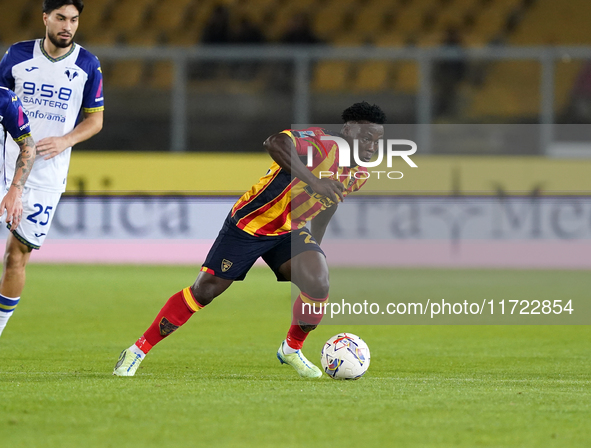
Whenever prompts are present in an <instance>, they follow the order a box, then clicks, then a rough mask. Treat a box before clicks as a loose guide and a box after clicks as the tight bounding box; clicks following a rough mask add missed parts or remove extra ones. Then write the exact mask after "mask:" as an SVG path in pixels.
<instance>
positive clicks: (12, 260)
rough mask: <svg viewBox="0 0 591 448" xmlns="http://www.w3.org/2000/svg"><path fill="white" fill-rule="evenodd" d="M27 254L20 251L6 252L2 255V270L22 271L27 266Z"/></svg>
mask: <svg viewBox="0 0 591 448" xmlns="http://www.w3.org/2000/svg"><path fill="white" fill-rule="evenodd" d="M28 255H29V254H28V252H27V253H22V252H21V251H14V250H13V251H11V250H8V251H6V253H5V254H4V269H5V270H17V269H18V270H20V269H24V268H25V266H26V265H27V261H28V260H29V256H28Z"/></svg>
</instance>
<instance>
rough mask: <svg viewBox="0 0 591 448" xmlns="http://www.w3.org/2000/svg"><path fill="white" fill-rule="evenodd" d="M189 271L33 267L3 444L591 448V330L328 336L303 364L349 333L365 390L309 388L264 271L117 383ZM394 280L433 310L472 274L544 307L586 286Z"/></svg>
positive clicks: (556, 275)
mask: <svg viewBox="0 0 591 448" xmlns="http://www.w3.org/2000/svg"><path fill="white" fill-rule="evenodd" d="M368 272H369V271H368ZM196 273H197V268H196V267H133V266H44V265H31V266H30V267H29V269H28V284H27V287H26V290H25V293H24V295H23V299H22V300H21V304H20V305H19V307H18V309H17V311H16V313H15V315H14V317H13V318H12V320H11V321H10V323H9V325H8V327H7V329H6V330H5V332H4V334H3V336H2V337H1V338H0V446H1V447H6V448H9V447H10V448H13V447H14V448H16V447H27V448H34V447H59V448H64V447H84V448H94V447H101V448H105V447H118V448H119V447H121V448H128V447H172V446H181V447H200V446H203V447H298V448H301V447H339V448H340V447H355V448H359V447H362V448H368V447H382V446H395V447H419V446H420V447H452V446H461V447H475V446H486V447H517V446H519V447H530V446H538V447H588V446H591V424H590V423H589V422H590V421H591V381H590V375H591V362H590V356H591V330H590V329H589V327H588V326H402V325H401V326H385V325H382V326H379V325H376V326H356V327H352V326H346V327H345V326H321V327H320V328H318V329H317V330H316V331H315V332H314V333H313V334H312V335H311V336H310V338H309V340H308V342H307V343H306V346H305V347H304V348H305V353H306V354H307V355H308V356H309V358H311V360H313V361H316V362H318V361H319V356H318V355H319V352H320V349H321V347H322V345H323V343H324V342H325V341H326V340H327V339H328V338H329V337H330V336H332V335H334V334H336V333H338V332H341V331H350V332H353V333H356V334H358V335H360V336H361V337H363V338H364V339H365V340H366V342H367V343H368V345H369V347H370V349H371V355H372V360H371V367H370V369H369V371H368V373H367V374H366V376H365V377H363V378H362V379H361V380H359V381H346V382H343V381H335V380H332V379H329V378H328V377H324V378H322V379H320V380H316V381H312V380H302V379H300V378H298V377H296V376H295V372H294V371H293V370H292V369H291V368H290V367H288V366H282V365H280V364H279V362H278V361H277V359H276V358H275V352H276V350H277V347H278V345H279V343H280V341H281V340H282V339H283V338H284V336H285V332H286V330H287V327H288V324H289V313H290V288H289V286H288V285H286V284H278V283H276V282H275V281H274V276H273V275H272V273H270V272H269V271H268V270H267V269H262V268H261V269H254V270H253V271H252V272H251V273H250V274H249V275H248V277H247V279H246V281H245V282H242V283H237V284H235V285H233V286H232V287H231V288H230V289H229V290H228V291H227V293H226V294H224V295H223V296H222V297H220V298H218V299H216V301H214V302H213V303H212V305H210V306H209V307H208V308H207V309H205V310H203V311H200V312H199V313H198V314H197V315H196V316H194V317H193V318H192V319H191V320H190V321H189V323H188V324H187V325H185V326H184V327H183V328H182V329H180V330H179V331H178V332H177V333H175V334H174V335H172V336H171V337H169V338H168V339H167V340H165V341H163V342H162V343H161V344H160V345H158V346H157V347H155V348H154V350H153V351H152V352H151V353H150V355H149V356H148V358H146V360H145V361H144V363H143V364H142V366H141V368H140V369H139V371H138V374H137V375H136V377H133V378H118V377H113V376H112V375H111V372H112V369H113V366H114V364H115V362H116V360H117V357H118V355H119V352H120V351H121V350H122V349H123V348H125V347H127V346H129V345H130V344H131V343H132V342H133V341H135V339H136V338H137V337H139V336H140V335H141V334H142V332H143V331H144V330H145V328H146V327H147V326H148V324H149V323H150V322H151V321H152V319H153V318H154V316H155V315H156V313H157V311H158V310H159V309H160V307H161V306H162V304H163V303H164V301H165V300H166V299H167V298H168V297H169V296H170V295H171V294H172V293H174V292H176V291H178V290H180V289H181V288H182V287H184V286H187V285H189V284H191V283H192V282H193V280H194V277H195V275H196ZM345 274H347V272H345ZM348 275H355V276H363V275H364V271H363V270H351V272H350V273H348ZM564 276H568V282H564V281H562V280H563V279H564ZM384 277H385V278H386V279H387V280H388V284H386V282H385V283H384V285H383V287H384V290H385V291H387V290H388V288H389V287H390V286H389V285H391V283H390V282H391V280H392V279H396V289H395V291H396V292H397V293H399V294H402V295H406V296H412V291H414V290H415V289H416V287H417V285H418V284H420V285H422V286H421V288H423V289H424V290H425V293H429V294H432V297H433V298H434V299H436V298H438V297H443V296H445V297H448V296H449V295H450V294H452V295H453V293H454V291H453V290H451V291H450V288H454V287H456V286H454V285H461V284H462V279H466V278H469V279H470V285H471V287H472V289H470V294H474V293H476V294H477V291H478V284H477V283H478V282H482V287H483V288H484V287H486V285H487V284H490V283H494V284H495V285H497V286H496V287H497V290H498V293H499V294H502V293H503V288H502V285H504V284H507V288H509V287H511V288H515V287H516V284H517V286H519V282H521V286H522V287H524V288H527V289H528V291H529V293H531V294H534V295H535V293H536V290H535V288H540V289H541V288H543V289H544V291H540V293H542V292H543V293H544V294H548V288H552V287H553V286H552V285H557V286H555V288H556V292H555V293H556V294H557V295H561V296H565V295H579V296H580V297H588V296H589V291H591V275H590V273H589V272H560V271H538V272H535V271H521V273H520V275H519V276H516V275H515V271H462V270H448V271H441V270H395V271H393V272H392V273H390V274H389V275H386V276H384ZM434 279H437V280H436V281H434ZM508 279H509V280H508ZM541 280H543V281H541ZM516 282H517V283H516ZM565 284H566V285H567V286H565ZM425 285H432V287H431V288H427V289H425V288H426V287H425ZM499 285H500V286H499ZM536 285H538V286H536ZM569 285H570V286H569ZM374 288H375V284H374ZM532 288H533V290H532ZM475 291H476V292H475ZM388 293H391V292H388ZM466 293H467V292H466V291H464V290H462V289H461V288H458V289H457V291H456V295H458V296H460V297H461V295H462V294H466ZM333 299H335V298H334V297H333Z"/></svg>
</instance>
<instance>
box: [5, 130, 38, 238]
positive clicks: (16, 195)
mask: <svg viewBox="0 0 591 448" xmlns="http://www.w3.org/2000/svg"><path fill="white" fill-rule="evenodd" d="M17 144H18V145H19V147H20V154H19V155H18V158H17V159H16V169H15V170H14V177H13V179H12V184H11V185H10V188H9V189H8V193H6V196H4V198H3V199H2V202H1V203H0V215H1V214H2V213H4V210H6V222H10V223H11V227H12V228H13V229H16V228H17V227H18V225H19V223H20V221H21V217H22V214H23V201H22V195H23V189H24V187H25V182H26V181H27V178H28V177H29V173H30V172H31V169H32V168H33V163H34V162H35V142H34V141H33V138H32V137H31V136H28V137H25V138H24V139H22V140H20V141H18V142H17Z"/></svg>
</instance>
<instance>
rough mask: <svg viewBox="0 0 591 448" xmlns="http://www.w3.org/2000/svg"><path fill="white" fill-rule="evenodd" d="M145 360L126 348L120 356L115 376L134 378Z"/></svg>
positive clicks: (114, 372)
mask: <svg viewBox="0 0 591 448" xmlns="http://www.w3.org/2000/svg"><path fill="white" fill-rule="evenodd" d="M143 359H144V357H142V356H140V355H138V354H136V353H133V352H132V351H131V350H130V349H128V348H126V349H125V350H123V351H122V352H121V354H120V355H119V360H118V361H117V364H115V370H113V375H117V376H134V375H135V372H136V370H137V368H138V367H139V366H140V363H141V362H142V361H143Z"/></svg>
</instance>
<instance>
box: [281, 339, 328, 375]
mask: <svg viewBox="0 0 591 448" xmlns="http://www.w3.org/2000/svg"><path fill="white" fill-rule="evenodd" d="M283 344H284V342H282V343H281V345H280V346H279V350H277V359H278V360H279V361H280V362H281V364H289V365H290V366H292V367H293V368H294V369H295V370H296V372H298V374H299V375H300V376H301V377H303V378H320V377H321V376H322V370H320V369H319V368H318V367H316V366H315V365H314V364H312V363H311V362H310V361H308V360H307V359H306V357H305V356H304V354H303V353H302V351H301V350H298V351H297V352H295V353H289V354H287V355H286V354H285V353H284V352H283Z"/></svg>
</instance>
